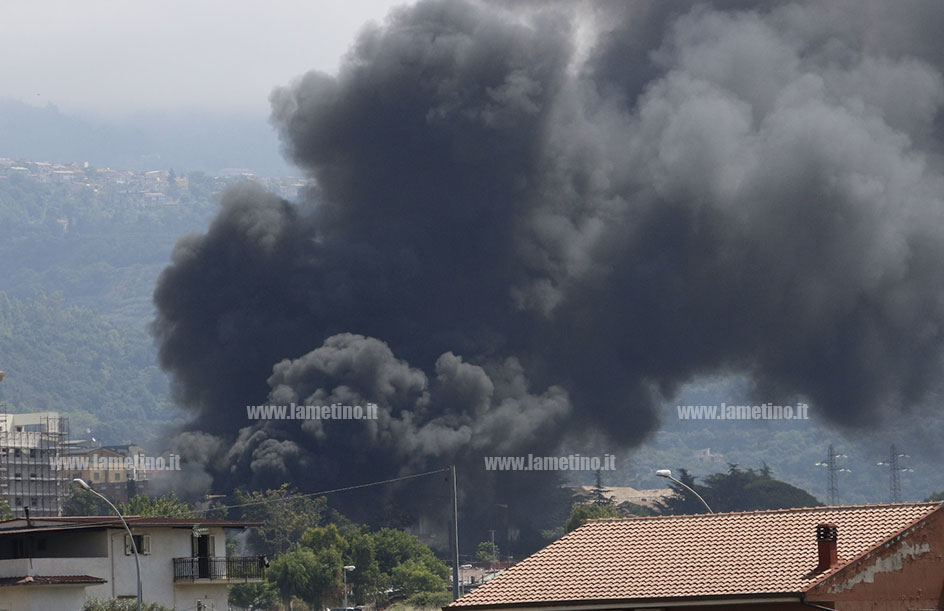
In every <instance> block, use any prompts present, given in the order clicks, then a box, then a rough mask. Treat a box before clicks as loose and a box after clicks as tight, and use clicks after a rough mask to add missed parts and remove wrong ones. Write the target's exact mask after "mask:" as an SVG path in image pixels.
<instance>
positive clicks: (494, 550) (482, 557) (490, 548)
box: [475, 541, 498, 562]
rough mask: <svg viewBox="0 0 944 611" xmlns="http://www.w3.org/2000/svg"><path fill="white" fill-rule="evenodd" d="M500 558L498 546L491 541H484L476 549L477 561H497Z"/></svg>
mask: <svg viewBox="0 0 944 611" xmlns="http://www.w3.org/2000/svg"><path fill="white" fill-rule="evenodd" d="M497 560H498V546H497V545H495V543H493V542H491V541H482V542H481V543H479V545H478V547H477V548H476V549H475V561H476V562H495V561H497Z"/></svg>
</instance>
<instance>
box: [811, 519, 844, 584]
mask: <svg viewBox="0 0 944 611" xmlns="http://www.w3.org/2000/svg"><path fill="white" fill-rule="evenodd" d="M816 548H817V551H818V552H819V564H817V565H816V572H817V573H822V572H823V571H827V570H829V569H831V568H833V567H835V566H836V565H837V564H838V563H839V554H838V553H837V552H836V525H835V524H820V525H818V526H817V527H816Z"/></svg>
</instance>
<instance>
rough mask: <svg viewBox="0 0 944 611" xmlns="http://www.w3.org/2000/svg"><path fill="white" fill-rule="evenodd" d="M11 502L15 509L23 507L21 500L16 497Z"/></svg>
mask: <svg viewBox="0 0 944 611" xmlns="http://www.w3.org/2000/svg"><path fill="white" fill-rule="evenodd" d="M13 502H14V504H15V505H16V506H17V507H22V506H23V499H21V498H20V497H16V498H15V499H14V500H13Z"/></svg>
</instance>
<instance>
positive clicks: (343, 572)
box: [341, 564, 357, 611]
mask: <svg viewBox="0 0 944 611" xmlns="http://www.w3.org/2000/svg"><path fill="white" fill-rule="evenodd" d="M355 568H357V567H355V566H354V565H353V564H348V565H345V567H344V570H343V571H341V575H342V576H343V577H344V611H347V572H348V571H353V570H354V569H355Z"/></svg>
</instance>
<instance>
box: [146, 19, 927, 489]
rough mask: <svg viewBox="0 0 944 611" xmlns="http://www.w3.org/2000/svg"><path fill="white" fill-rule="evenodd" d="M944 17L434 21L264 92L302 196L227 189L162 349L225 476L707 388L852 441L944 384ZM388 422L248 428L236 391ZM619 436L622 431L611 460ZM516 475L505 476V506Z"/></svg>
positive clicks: (601, 419) (411, 458)
mask: <svg viewBox="0 0 944 611" xmlns="http://www.w3.org/2000/svg"><path fill="white" fill-rule="evenodd" d="M942 18H944V5H941V4H940V3H938V2H936V1H933V0H929V1H927V2H910V3H907V4H906V5H904V6H899V5H895V6H894V7H893V6H892V5H890V4H887V3H885V2H882V1H878V0H876V1H875V2H871V3H864V2H854V3H853V2H850V3H848V4H847V5H844V4H843V3H841V2H831V3H821V2H809V3H803V2H800V3H789V4H788V3H779V4H770V3H757V5H756V7H754V8H752V7H751V3H747V2H736V3H734V2H717V3H715V5H714V6H711V5H710V4H699V5H697V6H695V5H683V4H682V3H679V2H671V3H669V2H657V1H654V2H651V3H648V2H632V3H624V2H616V3H587V4H579V5H576V4H543V3H535V4H519V3H507V4H503V3H489V4H472V3H468V2H455V1H449V2H446V1H430V2H420V3H419V4H417V5H416V6H413V7H411V8H406V9H400V10H397V11H395V12H394V13H392V14H391V15H390V17H389V18H388V20H387V22H386V23H385V24H384V25H382V26H378V27H370V28H368V29H366V30H365V31H364V32H363V33H362V34H361V35H360V36H359V38H358V39H357V41H356V43H355V45H354V46H353V47H352V49H351V52H350V54H349V56H348V57H347V60H346V62H345V63H344V65H343V67H342V69H341V70H340V72H339V73H338V75H337V76H329V75H325V74H320V73H314V72H312V73H309V74H307V75H305V76H303V77H301V78H300V79H299V80H298V81H297V82H294V83H292V84H291V85H289V86H286V87H283V88H280V89H278V90H276V91H275V92H274V93H273V94H272V104H273V121H274V123H275V125H276V126H277V128H278V129H279V131H280V133H281V135H282V139H283V142H284V147H285V152H286V154H287V155H288V156H289V157H290V158H291V159H292V160H294V161H295V162H296V163H297V164H298V165H299V166H301V167H302V168H304V169H305V170H306V171H307V172H308V173H310V175H311V176H312V177H313V178H315V179H316V180H317V185H318V187H317V189H313V190H312V191H311V192H309V193H307V194H305V196H304V197H302V198H301V200H300V201H298V202H294V203H290V202H286V201H282V200H280V199H278V198H276V197H274V196H272V195H270V194H267V193H264V192H262V191H261V190H260V189H258V188H255V187H252V186H243V187H239V188H236V189H233V190H231V191H229V192H228V193H226V194H225V195H224V197H223V202H222V209H221V210H220V212H219V214H218V215H217V218H216V219H215V220H214V221H213V223H212V225H211V227H210V229H209V231H208V232H207V233H206V234H205V235H198V236H190V237H187V238H184V239H182V240H181V241H180V243H179V244H178V246H177V249H176V250H175V252H174V257H173V263H172V265H171V266H170V267H168V268H167V269H166V270H165V272H164V273H163V275H162V277H161V279H160V282H159V285H158V287H157V290H156V293H155V300H156V303H157V306H158V317H157V320H156V322H155V325H154V332H155V335H156V337H157V339H158V341H159V344H160V358H161V362H162V365H163V366H164V368H165V369H166V370H167V371H169V372H170V373H171V374H172V375H173V379H174V381H175V390H176V392H177V397H178V399H179V401H180V403H181V405H182V406H184V407H185V408H187V409H189V410H191V411H192V413H193V415H194V417H195V421H194V424H193V425H192V428H193V431H191V432H188V433H186V434H185V439H186V441H185V442H184V443H182V445H183V446H186V447H189V448H191V451H195V452H196V451H199V452H200V453H201V456H200V458H201V459H202V461H203V464H205V466H206V468H207V471H208V472H209V473H210V474H212V475H213V476H214V477H216V478H217V481H218V482H225V483H226V484H224V485H233V484H236V483H242V484H246V485H250V486H260V485H266V484H272V483H274V482H275V481H276V480H278V479H294V481H296V482H297V483H299V484H300V485H301V486H302V487H307V488H309V489H318V488H319V487H330V486H331V485H334V484H339V485H343V484H347V483H358V482H360V481H368V480H370V479H376V478H378V477H383V476H387V475H390V476H394V475H398V474H400V473H405V472H412V471H415V470H418V469H423V468H429V467H438V466H443V465H447V464H450V463H452V462H457V463H458V464H460V465H465V468H464V469H463V472H464V473H466V477H467V481H469V480H472V481H473V482H474V484H473V485H474V486H475V487H476V488H475V489H476V494H477V495H479V496H477V497H476V500H477V501H478V502H479V503H480V504H482V503H484V504H487V503H490V502H494V503H499V502H508V501H507V495H509V494H512V493H514V494H516V495H517V496H518V497H519V498H520V496H521V492H522V491H525V492H526V491H527V486H526V484H523V483H522V482H534V481H536V480H535V479H534V478H532V479H527V478H521V477H519V478H516V479H513V481H512V479H511V478H510V479H507V480H502V481H509V482H512V483H508V484H502V483H501V482H498V483H496V482H492V481H487V478H486V477H485V475H484V474H482V462H481V457H482V456H483V455H506V454H507V455H516V454H526V453H528V452H533V453H535V454H541V453H548V452H552V451H553V450H554V449H555V448H556V447H557V445H558V444H559V443H560V441H561V440H563V439H565V438H567V437H568V436H578V435H581V434H583V433H586V432H596V433H601V434H604V435H607V436H609V438H610V439H612V440H613V442H614V444H617V443H619V444H631V443H634V442H637V441H638V440H640V439H641V438H642V437H643V436H644V435H646V434H647V433H648V432H649V431H651V430H652V429H653V428H654V426H655V425H656V418H655V416H654V410H653V405H654V404H656V403H657V402H658V401H660V400H661V399H662V398H665V397H671V395H672V393H673V392H674V390H675V389H677V388H678V387H679V386H680V385H681V384H683V383H685V382H686V381H688V380H690V379H691V378H692V377H693V376H695V375H698V374H704V373H723V372H741V373H748V374H749V375H750V376H751V377H752V379H753V380H754V381H755V383H756V388H757V389H758V390H759V391H762V392H763V396H764V397H767V398H770V397H773V396H777V397H784V398H786V397H797V396H803V397H805V398H806V400H807V401H808V402H809V403H810V404H811V405H814V406H816V411H817V412H818V413H820V414H825V415H827V416H828V417H831V418H833V419H835V420H836V421H838V422H845V423H856V422H858V423H864V422H869V421H870V420H871V419H873V418H874V417H875V416H876V415H877V414H878V413H879V412H880V411H882V410H884V409H887V408H901V407H907V406H909V405H912V404H914V403H916V402H920V400H921V399H922V398H923V397H924V395H925V394H926V392H927V391H928V390H929V389H930V388H931V387H932V385H933V384H935V383H936V382H937V380H938V378H939V373H940V368H941V354H942V326H941V325H942V322H944V274H942V273H941V261H942V260H944V217H942V213H944V206H942V196H944V172H942V164H941V158H940V157H939V152H940V145H941V136H942V134H944V131H942V127H941V126H942V113H941V108H942V102H944V84H942V83H944V81H942V75H941V72H942V69H944V45H942V44H941V43H940V36H939V33H938V32H937V28H936V27H932V26H931V25H930V24H940V23H944V20H942ZM367 401H372V402H375V403H377V404H379V405H380V418H379V419H378V420H376V421H371V422H368V423H364V422H360V421H345V422H338V421H328V422H320V423H319V422H311V423H306V424H304V425H301V426H299V423H298V422H266V423H253V422H249V421H247V420H246V417H245V413H246V412H245V408H246V405H247V404H260V403H281V404H287V403H290V402H296V403H309V404H315V403H318V404H321V403H332V402H342V403H354V402H357V403H365V402H367ZM614 447H615V445H614ZM503 486H504V488H503Z"/></svg>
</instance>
